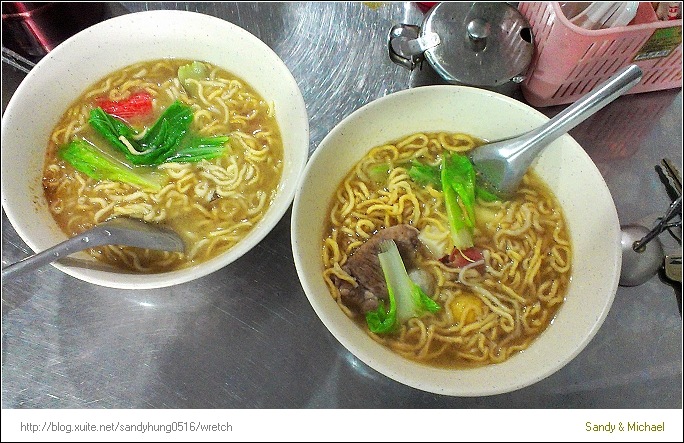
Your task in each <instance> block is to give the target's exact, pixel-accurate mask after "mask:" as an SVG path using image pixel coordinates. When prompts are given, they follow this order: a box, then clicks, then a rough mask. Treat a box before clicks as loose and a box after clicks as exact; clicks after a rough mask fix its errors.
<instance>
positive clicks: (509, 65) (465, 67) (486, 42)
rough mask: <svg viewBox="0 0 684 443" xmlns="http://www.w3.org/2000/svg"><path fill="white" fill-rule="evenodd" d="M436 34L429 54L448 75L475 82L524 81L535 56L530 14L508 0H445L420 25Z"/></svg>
mask: <svg viewBox="0 0 684 443" xmlns="http://www.w3.org/2000/svg"><path fill="white" fill-rule="evenodd" d="M420 34H421V39H422V40H429V39H430V37H434V38H436V40H438V41H439V43H438V44H436V45H434V46H432V47H429V48H427V49H425V52H424V55H425V58H426V59H427V60H428V61H429V62H430V64H431V65H432V67H433V68H434V69H435V71H437V73H438V74H440V75H441V76H442V77H443V78H444V79H445V80H447V81H449V82H452V83H459V84H466V85H473V86H498V85H501V84H504V83H507V82H509V81H511V80H513V81H517V82H519V81H522V79H523V78H524V77H523V76H524V74H525V72H526V71H527V68H528V66H529V65H530V63H531V61H532V55H533V53H534V43H533V38H532V30H531V28H530V25H529V23H528V21H527V20H526V19H525V17H524V16H523V15H522V14H521V13H520V12H519V11H518V10H517V9H516V8H514V7H513V6H511V5H508V4H506V3H482V2H465V3H463V2H442V3H439V4H438V5H436V6H434V7H433V8H432V9H431V10H430V11H429V12H428V15H427V17H426V18H425V20H424V22H423V25H422V27H421V30H420Z"/></svg>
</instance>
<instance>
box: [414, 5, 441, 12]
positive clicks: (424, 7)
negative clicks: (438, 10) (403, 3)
mask: <svg viewBox="0 0 684 443" xmlns="http://www.w3.org/2000/svg"><path fill="white" fill-rule="evenodd" d="M437 3H439V2H416V4H418V7H419V8H420V10H421V11H423V14H425V13H426V12H428V11H429V10H430V8H432V7H433V6H435V5H436V4H437Z"/></svg>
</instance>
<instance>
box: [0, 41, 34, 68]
mask: <svg viewBox="0 0 684 443" xmlns="http://www.w3.org/2000/svg"><path fill="white" fill-rule="evenodd" d="M2 61H3V62H5V63H7V64H8V65H10V66H14V67H15V68H17V69H19V70H20V71H23V72H25V73H27V74H28V73H29V72H31V69H32V68H33V67H34V66H36V64H35V63H33V62H32V61H31V60H29V59H27V58H25V57H23V56H21V55H19V54H17V53H16V52H14V51H12V50H11V49H9V48H6V47H4V46H3V47H2Z"/></svg>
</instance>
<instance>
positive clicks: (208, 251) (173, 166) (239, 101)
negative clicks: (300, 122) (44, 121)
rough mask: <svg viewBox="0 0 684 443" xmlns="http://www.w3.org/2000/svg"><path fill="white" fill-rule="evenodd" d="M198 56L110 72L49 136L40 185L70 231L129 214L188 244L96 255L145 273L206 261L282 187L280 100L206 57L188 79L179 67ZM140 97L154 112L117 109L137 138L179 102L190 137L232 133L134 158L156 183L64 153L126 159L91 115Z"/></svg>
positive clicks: (232, 241)
mask: <svg viewBox="0 0 684 443" xmlns="http://www.w3.org/2000/svg"><path fill="white" fill-rule="evenodd" d="M192 63H193V61H192V60H179V59H160V60H152V61H147V62H142V63H137V64H134V65H131V66H128V67H125V68H123V69H121V70H119V71H117V72H114V73H112V74H111V75H108V76H107V77H105V78H103V79H102V80H100V81H98V82H97V83H96V84H94V85H92V86H90V87H89V88H88V89H87V90H86V91H85V92H84V93H83V94H82V95H81V96H80V97H78V99H76V100H75V101H74V102H73V104H72V105H71V106H70V107H69V109H67V110H66V112H65V113H64V115H63V117H62V118H61V120H60V121H59V123H58V124H57V125H56V126H55V128H54V130H53V131H52V134H51V135H50V139H49V141H48V146H47V154H46V159H45V166H44V171H43V188H44V193H45V197H46V199H47V201H48V204H49V208H50V212H51V213H52V215H53V217H54V219H55V221H56V222H57V224H58V225H59V226H60V228H61V229H62V231H63V232H64V233H65V234H66V235H68V236H73V235H76V234H79V233H81V232H83V231H85V230H87V229H90V228H92V227H94V226H95V225H97V224H99V223H101V222H102V221H104V220H107V219H108V218H111V217H118V216H128V217H133V218H139V219H143V220H145V221H148V222H151V223H158V224H160V225H162V226H165V227H167V228H170V229H173V230H174V231H176V232H177V233H178V234H179V235H180V236H181V238H182V239H183V240H184V242H185V244H186V252H185V253H171V252H162V251H150V250H142V249H138V248H131V247H119V246H106V247H101V248H94V249H91V250H90V251H89V252H90V254H91V255H92V256H94V257H96V258H97V259H99V260H102V261H104V262H106V263H109V264H111V265H114V266H117V267H121V268H124V269H129V270H132V271H135V272H143V273H156V272H165V271H171V270H174V269H180V268H184V267H188V266H190V265H192V264H194V263H198V262H203V261H206V260H209V259H211V258H213V257H216V256H217V255H219V254H221V253H222V252H224V251H226V250H228V249H230V248H232V247H233V246H235V245H236V244H237V243H239V242H240V241H241V240H242V239H243V238H244V237H245V236H246V235H247V234H248V233H249V232H250V231H251V230H252V229H253V228H254V226H255V225H256V224H257V223H258V222H259V220H260V219H261V218H262V217H263V215H264V213H265V212H266V211H267V209H268V208H269V206H270V205H271V203H272V201H273V199H274V197H275V195H276V193H277V192H278V186H279V183H280V180H281V176H282V169H283V145H282V140H281V135H280V130H279V128H278V125H277V122H276V118H275V111H274V106H273V103H269V102H267V101H266V99H265V98H263V97H261V96H260V95H259V94H258V93H257V92H256V91H255V90H254V89H253V88H252V87H251V86H250V85H249V83H247V82H246V81H245V80H244V79H241V78H238V77H237V76H235V75H233V74H232V73H231V72H229V71H227V70H225V69H223V68H221V67H218V66H213V65H211V64H209V63H202V65H203V68H205V70H204V71H203V75H202V76H200V77H198V78H196V79H195V78H193V79H190V80H185V82H182V81H181V80H179V68H181V67H182V66H188V65H190V64H192ZM189 86H192V87H189ZM139 94H146V95H147V96H148V97H151V106H152V110H151V111H150V112H148V113H142V114H135V112H134V113H133V114H134V115H128V114H126V113H125V112H123V111H122V112H120V114H121V116H117V115H115V114H114V115H115V116H116V118H117V120H119V121H121V122H123V123H125V124H126V125H128V126H130V127H132V128H134V130H135V131H136V134H137V137H142V136H144V134H145V133H146V131H149V130H150V128H151V127H152V126H153V125H154V123H155V121H157V119H159V118H160V115H161V114H162V113H163V112H164V110H166V109H168V108H169V107H170V106H172V104H173V103H175V102H180V103H181V104H183V105H185V106H188V107H190V108H191V110H192V122H191V124H190V127H189V132H188V133H189V134H192V137H196V138H201V137H207V138H209V137H219V136H227V137H228V139H227V140H228V141H227V142H226V143H225V151H224V152H223V154H221V155H220V156H219V157H218V158H211V159H201V160H199V161H192V162H174V161H169V162H164V163H161V164H160V165H157V166H131V165H127V166H128V167H130V169H131V170H132V171H133V172H134V173H135V174H136V175H138V176H141V177H145V178H147V179H150V180H152V181H156V182H158V183H160V186H159V187H158V188H154V189H149V188H146V187H145V186H140V185H135V184H131V183H127V182H120V181H115V180H109V179H96V178H92V177H90V176H89V175H87V174H85V173H83V172H81V171H79V170H77V169H75V168H74V166H72V164H71V163H69V162H68V161H65V160H64V159H63V158H61V156H60V155H59V153H58V151H59V149H60V147H63V146H65V145H66V144H68V143H70V142H73V141H75V140H84V141H86V142H87V143H88V144H89V145H92V146H96V147H97V149H98V150H101V151H102V152H103V153H104V155H106V156H109V157H111V158H112V159H113V160H114V161H116V162H122V163H125V162H126V158H125V156H124V155H123V154H122V153H121V152H120V151H117V150H116V149H114V148H112V147H111V144H108V143H107V140H105V139H104V138H103V136H102V135H101V133H99V132H98V131H96V130H95V129H94V128H93V125H92V124H90V123H89V118H90V116H91V111H92V110H93V109H95V108H98V107H101V106H102V104H103V103H130V102H132V101H133V99H134V98H135V97H137V96H138V95H139ZM103 109H104V108H103ZM112 112H114V113H115V112H118V111H112Z"/></svg>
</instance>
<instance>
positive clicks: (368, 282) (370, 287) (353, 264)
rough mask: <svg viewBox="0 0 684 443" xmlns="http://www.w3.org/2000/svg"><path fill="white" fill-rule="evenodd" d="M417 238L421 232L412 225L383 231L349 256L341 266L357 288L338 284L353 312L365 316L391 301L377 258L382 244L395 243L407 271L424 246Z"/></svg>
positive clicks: (344, 283) (341, 293)
mask: <svg viewBox="0 0 684 443" xmlns="http://www.w3.org/2000/svg"><path fill="white" fill-rule="evenodd" d="M418 234H419V231H418V229H416V228H414V227H413V226H410V225H397V226H392V227H389V228H385V229H381V230H380V231H378V232H377V233H375V235H373V236H372V237H371V238H369V239H368V240H367V241H366V242H365V243H364V244H363V245H361V246H360V247H359V248H358V249H357V250H356V251H355V252H354V253H353V254H352V255H351V256H349V260H347V263H345V264H344V266H342V269H344V271H345V272H347V273H348V274H349V275H351V276H352V277H354V279H355V280H356V283H357V286H353V285H352V284H350V283H349V282H347V281H343V280H339V281H338V282H337V287H338V288H339V290H340V295H341V297H342V301H343V303H344V304H345V305H346V306H347V307H349V308H351V309H354V308H356V309H357V310H358V311H360V312H361V313H363V314H365V313H366V312H370V311H375V310H377V309H378V300H379V299H382V300H387V299H388V298H389V295H388V293H387V285H386V283H385V275H384V274H383V272H382V266H380V259H379V258H378V250H379V248H380V242H381V241H383V240H387V239H392V240H394V242H395V243H396V244H397V249H399V253H400V254H401V257H402V259H403V260H404V263H405V264H406V267H407V268H409V266H410V263H411V262H412V261H413V259H414V257H415V255H416V252H417V250H418V248H419V247H420V245H421V243H420V240H419V239H418Z"/></svg>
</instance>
